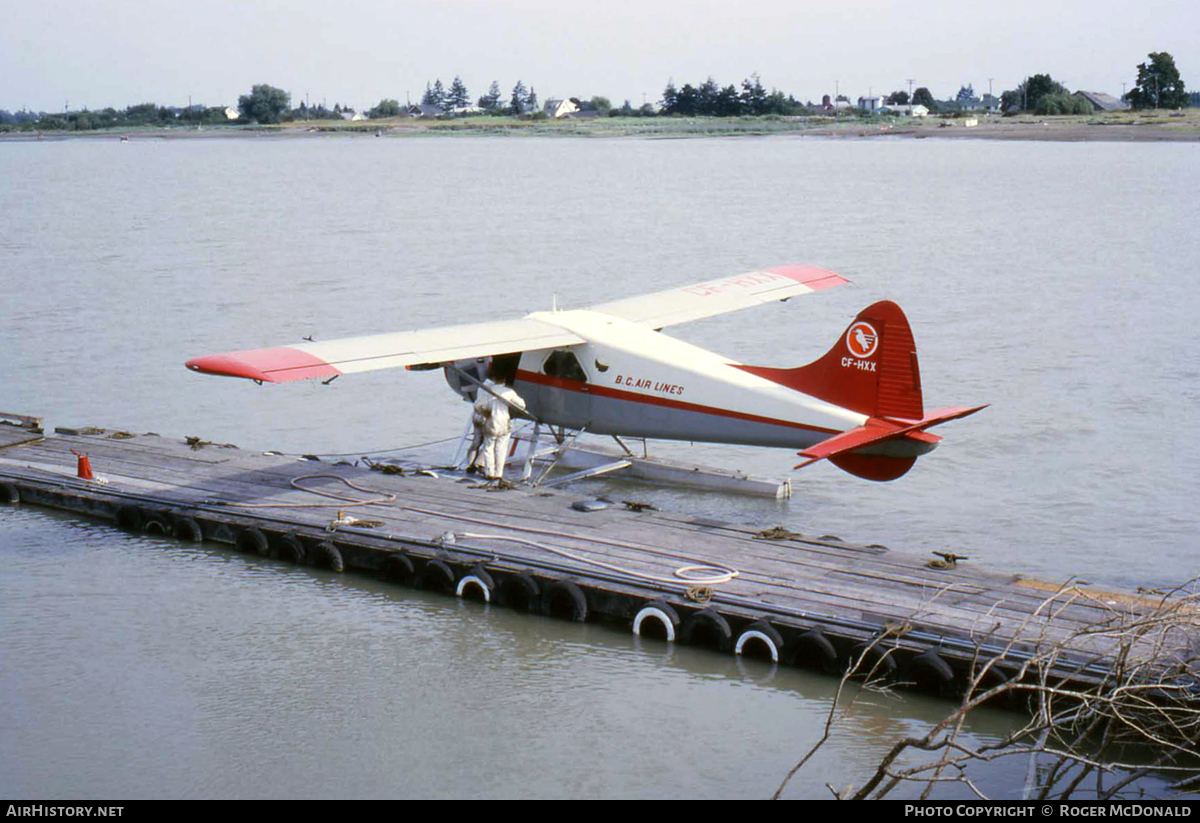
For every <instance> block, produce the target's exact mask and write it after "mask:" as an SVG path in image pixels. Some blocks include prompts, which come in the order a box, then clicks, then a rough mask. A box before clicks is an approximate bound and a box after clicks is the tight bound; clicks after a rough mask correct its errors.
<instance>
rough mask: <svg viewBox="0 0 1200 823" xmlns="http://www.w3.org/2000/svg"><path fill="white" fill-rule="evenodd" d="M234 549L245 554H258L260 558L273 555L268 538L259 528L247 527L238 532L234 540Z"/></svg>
mask: <svg viewBox="0 0 1200 823" xmlns="http://www.w3.org/2000/svg"><path fill="white" fill-rule="evenodd" d="M233 547H234V548H235V549H237V550H238V551H240V552H242V553H243V554H257V555H258V556H259V557H269V556H270V554H271V551H270V546H269V545H268V543H267V536H266V535H265V534H263V533H262V529H259V528H258V527H257V526H247V527H246V528H244V529H242V530H241V531H240V532H238V533H237V536H236V537H235V538H234V539H233Z"/></svg>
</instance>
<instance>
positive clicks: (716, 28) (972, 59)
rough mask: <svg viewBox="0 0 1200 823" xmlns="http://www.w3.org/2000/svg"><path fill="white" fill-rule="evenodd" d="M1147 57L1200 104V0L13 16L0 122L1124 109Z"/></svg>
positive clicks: (491, 5)
mask: <svg viewBox="0 0 1200 823" xmlns="http://www.w3.org/2000/svg"><path fill="white" fill-rule="evenodd" d="M1151 51H1167V52H1170V53H1171V54H1172V55H1174V57H1175V63H1176V65H1177V66H1178V67H1179V70H1180V73H1181V74H1182V76H1183V79H1184V81H1185V83H1187V86H1188V89H1189V90H1194V89H1197V88H1200V2H1197V1H1196V0H1140V2H1136V3H1135V2H1115V0H1010V2H1004V3H1000V2H993V3H986V4H983V3H976V2H971V0H909V2H895V3H893V2H883V0H838V1H837V2H825V3H812V2H805V1H804V0H740V2H739V0H720V2H715V1H714V0H661V1H660V0H557V1H552V0H436V2H432V1H431V2H426V0H394V1H393V2H387V0H287V1H286V2H276V0H192V1H191V2H178V1H177V0H154V1H153V2H150V1H149V0H0V108H3V109H9V110H17V109H20V108H22V107H28V108H30V109H34V110H45V111H61V110H62V109H63V107H64V105H69V106H70V108H72V109H77V108H82V107H84V106H87V107H90V108H103V107H105V106H113V107H115V108H123V107H124V106H127V105H130V104H134V103H142V102H154V103H159V104H162V105H186V104H187V102H188V96H189V95H191V99H192V101H193V102H195V103H201V104H204V105H209V106H215V105H236V104H237V98H238V95H240V94H245V93H247V92H249V90H250V87H251V86H252V85H254V84H256V83H269V84H271V85H273V86H278V87H280V88H283V89H285V90H287V91H289V92H291V94H292V102H293V105H296V104H298V103H299V102H300V101H301V100H303V99H304V98H305V97H306V96H307V97H308V99H309V101H310V102H312V103H317V102H321V101H325V102H327V103H328V105H330V106H332V105H333V104H334V103H335V102H336V103H341V104H343V105H348V106H354V107H356V108H357V107H361V106H371V105H374V104H375V103H377V102H379V100H380V99H382V98H385V97H390V98H396V99H398V100H400V101H401V102H403V101H404V100H405V97H406V95H408V96H411V98H412V99H413V100H414V102H415V101H416V100H418V99H419V98H420V96H421V93H422V92H423V90H424V88H425V84H426V82H427V81H431V80H434V79H437V78H441V79H442V81H443V82H444V83H445V84H446V85H447V86H449V84H450V81H451V80H452V79H453V78H454V76H455V75H456V74H457V75H460V76H461V77H462V79H463V81H464V82H465V83H466V84H467V88H468V90H469V91H470V93H471V97H472V99H475V98H478V97H479V96H480V95H482V94H484V93H485V92H486V91H487V87H488V85H489V84H490V83H491V82H492V80H497V81H499V83H500V88H501V90H502V92H503V94H504V97H505V98H507V97H508V96H509V94H510V92H511V89H512V87H513V86H514V85H515V84H516V82H517V81H518V80H522V81H524V83H525V85H526V86H533V87H534V88H535V89H536V90H537V92H538V96H539V97H540V98H541V99H542V100H546V99H547V98H549V97H572V96H574V97H591V96H592V95H596V94H600V95H604V96H606V97H608V98H610V99H611V100H612V101H613V103H614V104H616V105H620V104H621V103H622V102H623V101H624V100H625V99H629V100H630V101H631V102H632V103H633V104H634V105H635V106H637V105H640V104H641V103H642V101H643V95H644V99H645V100H646V101H648V102H654V101H656V100H658V99H659V98H660V97H661V95H662V90H663V87H664V86H665V85H666V83H667V80H668V79H669V78H674V80H675V82H676V85H682V84H683V83H692V84H694V85H698V84H699V83H701V82H703V81H704V79H705V78H706V77H708V76H710V75H711V76H712V77H713V78H715V79H716V80H717V82H718V83H720V84H721V85H726V84H729V83H733V84H735V85H740V83H741V80H742V79H743V78H745V77H747V76H749V75H750V74H751V73H752V72H758V74H759V75H760V76H761V78H762V81H763V84H764V85H765V86H766V87H767V88H768V89H770V88H778V89H780V90H781V91H784V92H787V93H791V94H794V95H795V96H796V97H797V98H798V99H800V100H801V101H803V100H806V99H812V100H820V97H821V95H822V94H826V93H828V94H832V93H833V91H834V88H835V85H836V86H837V87H838V88H840V90H841V92H842V93H843V94H847V95H849V96H850V97H851V98H857V97H858V96H860V95H867V94H868V92H874V93H875V94H880V93H887V92H891V91H895V90H897V89H905V90H907V89H908V79H909V78H912V80H913V87H914V88H917V87H920V86H928V87H929V89H930V90H931V91H932V92H933V94H934V96H935V97H938V98H945V97H948V96H952V95H953V94H954V93H955V92H956V91H957V90H958V88H959V86H961V85H964V84H966V83H971V84H973V85H974V87H975V90H976V91H977V92H986V91H987V90H988V83H989V78H994V79H993V80H992V87H993V89H994V91H995V93H996V94H999V93H1000V92H1001V91H1003V90H1005V89H1009V88H1012V87H1014V86H1015V85H1016V84H1017V83H1019V82H1020V81H1021V79H1022V78H1023V77H1024V76H1025V75H1027V74H1034V73H1039V72H1046V73H1049V74H1050V75H1052V76H1053V77H1054V79H1055V80H1058V81H1059V82H1061V83H1063V84H1065V85H1066V86H1067V87H1068V88H1070V89H1072V90H1076V89H1086V90H1089V91H1103V92H1109V93H1111V94H1118V95H1119V94H1120V93H1121V83H1122V82H1125V83H1127V84H1128V85H1129V86H1132V85H1133V81H1134V79H1135V77H1136V66H1137V64H1138V63H1139V62H1143V61H1145V60H1146V55H1147V54H1148V53H1149V52H1151Z"/></svg>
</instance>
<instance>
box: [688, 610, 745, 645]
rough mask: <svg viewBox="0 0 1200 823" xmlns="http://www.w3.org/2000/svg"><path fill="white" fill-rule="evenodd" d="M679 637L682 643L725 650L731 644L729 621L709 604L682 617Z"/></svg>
mask: <svg viewBox="0 0 1200 823" xmlns="http://www.w3.org/2000/svg"><path fill="white" fill-rule="evenodd" d="M679 639H680V640H682V641H683V642H684V643H695V644H697V645H702V646H710V647H712V648H715V649H716V650H717V651H720V652H727V651H729V649H730V647H732V646H733V631H732V630H731V629H730V628H729V621H727V620H726V619H725V618H724V617H722V616H721V615H720V613H719V612H718V611H717V610H716V609H714V608H713V607H712V606H709V607H707V608H704V609H700V610H699V611H697V612H692V613H691V614H690V615H688V616H687V617H686V618H685V619H684V621H683V628H682V629H681V630H680V632H679Z"/></svg>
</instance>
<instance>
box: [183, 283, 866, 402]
mask: <svg viewBox="0 0 1200 823" xmlns="http://www.w3.org/2000/svg"><path fill="white" fill-rule="evenodd" d="M847 282H849V281H847V280H846V279H845V278H843V277H841V276H840V275H837V274H834V273H833V272H831V271H826V270H825V269H820V268H817V267H816V266H800V265H795V266H777V267H775V268H770V269H762V270H761V271H753V272H749V273H747V274H742V275H737V276H735V277H725V278H720V279H718V280H710V281H708V282H706V283H697V284H696V285H694V286H683V287H679V288H674V289H667V290H666V291H661V292H655V293H654V294H647V295H643V296H641V297H632V298H628V299H625V300H616V301H613V302H611V303H604V304H602V305H600V306H594V307H592V310H593V311H597V312H603V313H605V314H609V315H613V316H616V317H620V318H622V319H625V320H629V321H631V322H633V323H637V324H639V325H643V326H649V327H650V328H655V329H661V328H663V327H664V326H670V325H673V324H675V323H683V322H686V321H688V320H696V319H699V318H701V317H710V316H712V315H714V314H723V313H724V312H730V311H736V310H737V309H744V308H748V307H750V306H757V305H760V304H763V303H769V302H772V301H774V300H786V299H788V298H789V297H795V296H796V295H799V294H808V293H809V292H813V291H818V290H820V289H827V288H831V287H833V286H840V285H842V284H844V283H847ZM582 342H584V340H583V338H581V337H580V336H578V335H577V334H575V333H573V332H570V331H567V330H566V329H563V328H560V327H558V326H555V325H552V324H550V323H544V322H542V321H540V320H536V319H534V318H533V317H532V316H531V317H525V318H522V319H520V320H503V321H498V322H492V323H475V324H471V325H465V326H446V327H442V328H435V329H425V330H418V331H406V332H395V333H392V334H378V335H370V336H366V337H347V338H344V339H340V340H329V341H321V342H304V343H297V344H296V345H293V346H276V347H274V348H267V349H247V350H244V351H235V352H225V353H222V354H209V355H205V356H203V357H196V358H194V359H192V360H189V361H187V364H186V365H187V367H188V368H189V369H191V370H192V371H197V372H202V373H205V374H219V375H225V376H228V377H244V378H247V379H249V380H255V381H258V382H260V383H284V382H287V381H290V380H307V379H313V378H321V379H328V378H331V377H337V376H338V375H341V374H353V373H355V372H364V371H373V370H375V369H393V368H398V367H400V366H415V365H420V364H425V363H445V362H448V361H453V360H465V359H469V358H475V357H488V356H490V355H496V354H508V353H510V352H521V351H534V350H537V349H548V348H554V347H556V346H571V345H575V344H577V343H582Z"/></svg>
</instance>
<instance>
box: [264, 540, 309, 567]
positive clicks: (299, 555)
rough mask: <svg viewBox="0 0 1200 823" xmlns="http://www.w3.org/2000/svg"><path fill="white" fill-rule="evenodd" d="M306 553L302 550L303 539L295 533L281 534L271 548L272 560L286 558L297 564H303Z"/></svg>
mask: <svg viewBox="0 0 1200 823" xmlns="http://www.w3.org/2000/svg"><path fill="white" fill-rule="evenodd" d="M307 555H308V553H307V552H306V551H305V550H304V541H303V540H301V539H300V535H298V534H295V533H292V534H285V535H283V536H282V537H280V538H279V540H278V541H276V543H275V546H274V547H273V548H272V549H271V558H272V559H273V560H286V561H287V562H289V563H295V564H296V565H297V566H302V565H304V563H305V560H306V558H307Z"/></svg>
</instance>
